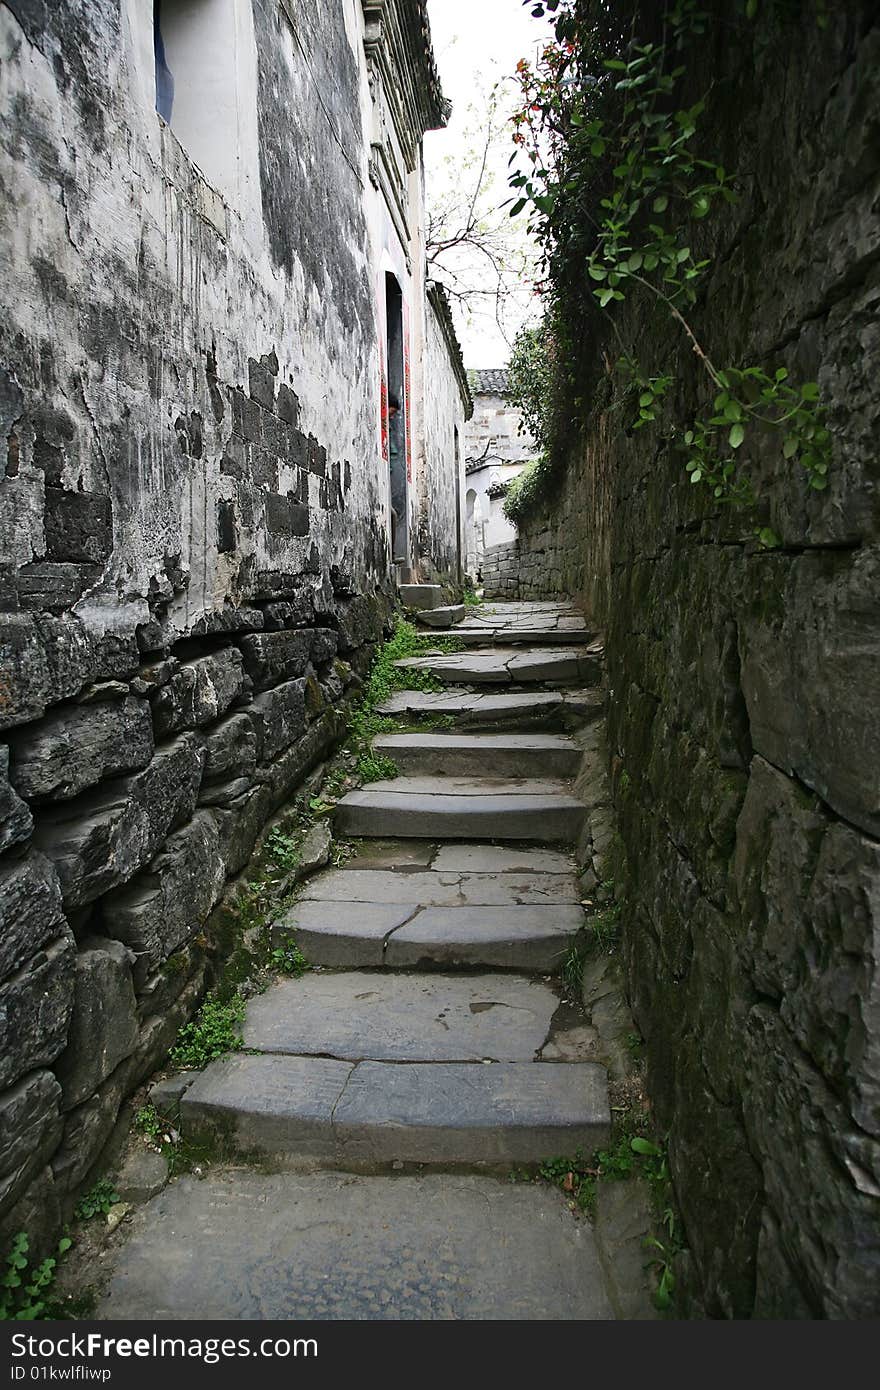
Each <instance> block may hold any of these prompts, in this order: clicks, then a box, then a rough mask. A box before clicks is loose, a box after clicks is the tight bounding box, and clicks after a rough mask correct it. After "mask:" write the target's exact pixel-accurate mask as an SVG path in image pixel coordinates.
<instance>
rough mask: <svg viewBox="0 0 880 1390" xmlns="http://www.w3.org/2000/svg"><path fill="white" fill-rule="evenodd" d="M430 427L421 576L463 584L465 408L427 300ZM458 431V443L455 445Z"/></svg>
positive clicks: (422, 473) (422, 479) (423, 480)
mask: <svg viewBox="0 0 880 1390" xmlns="http://www.w3.org/2000/svg"><path fill="white" fill-rule="evenodd" d="M426 330H427V331H426V337H425V358H424V374H425V390H424V410H425V431H424V440H423V450H422V453H421V456H420V460H419V484H420V486H419V499H420V511H421V514H420V517H419V549H420V553H419V573H420V577H421V578H422V579H425V580H428V579H433V578H438V579H444V580H445V581H446V582H448V583H451V584H453V585H458V584H459V583H460V575H459V564H461V566H462V567H463V566H464V562H465V554H466V540H465V513H466V503H465V479H464V431H465V418H464V416H465V407H464V402H463V400H462V396H461V390H460V388H459V384H458V380H457V378H456V375H455V371H454V368H453V364H452V360H451V358H450V350H449V344H448V341H447V338H446V335H445V333H444V331H443V328H442V326H441V324H440V321H439V319H438V317H437V314H436V311H435V310H434V307H433V305H432V304H431V303H430V302H427V322H426ZM456 433H457V436H458V444H456Z"/></svg>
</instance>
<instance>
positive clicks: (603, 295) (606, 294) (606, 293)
mask: <svg viewBox="0 0 880 1390" xmlns="http://www.w3.org/2000/svg"><path fill="white" fill-rule="evenodd" d="M593 293H594V294H595V295H596V297H597V298H598V300H599V303H600V304H601V305H602V308H603V309H604V308H605V305H606V304H608V302H609V301H610V300H611V299H613V298H614V291H613V290H594V291H593Z"/></svg>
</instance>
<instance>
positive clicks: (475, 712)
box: [378, 687, 604, 729]
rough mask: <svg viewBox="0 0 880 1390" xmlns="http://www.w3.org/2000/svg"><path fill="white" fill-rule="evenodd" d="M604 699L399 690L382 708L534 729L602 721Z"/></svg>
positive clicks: (558, 693)
mask: <svg viewBox="0 0 880 1390" xmlns="http://www.w3.org/2000/svg"><path fill="white" fill-rule="evenodd" d="M603 709H604V697H603V695H602V692H601V690H599V689H598V688H597V687H594V688H592V689H588V690H575V689H571V690H534V691H513V692H510V693H507V692H504V693H500V694H493V695H487V694H480V693H477V692H475V691H466V690H462V691H457V692H455V691H427V690H398V691H395V692H394V694H393V695H390V696H389V697H388V699H387V700H384V701H383V702H382V704H381V705H379V706H378V710H379V713H380V714H389V715H393V716H396V717H398V718H400V717H408V718H414V719H419V718H422V717H424V716H431V717H436V716H438V715H439V716H448V717H449V718H452V719H454V720H456V721H458V722H459V723H460V724H462V725H463V726H464V727H468V726H469V725H472V724H493V725H502V726H505V727H509V728H512V729H516V728H531V727H533V726H534V725H535V724H541V723H545V724H546V723H547V722H548V721H559V720H563V721H569V722H583V721H587V720H591V719H593V720H595V719H598V718H599V717H600V716H601V714H602V712H603Z"/></svg>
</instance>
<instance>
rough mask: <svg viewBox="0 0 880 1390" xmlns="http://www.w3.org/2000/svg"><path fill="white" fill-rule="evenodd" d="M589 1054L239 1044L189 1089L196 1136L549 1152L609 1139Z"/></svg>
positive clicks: (394, 1156)
mask: <svg viewBox="0 0 880 1390" xmlns="http://www.w3.org/2000/svg"><path fill="white" fill-rule="evenodd" d="M609 1113H610V1112H609V1109H608V1094H607V1087H606V1082H605V1070H604V1068H603V1067H600V1066H596V1065H595V1064H592V1063H588V1062H489V1063H486V1062H404V1063H400V1062H355V1063H350V1062H343V1061H336V1060H335V1059H333V1058H326V1057H289V1056H283V1055H279V1054H264V1053H259V1054H254V1053H250V1054H236V1055H234V1056H232V1057H226V1058H224V1059H223V1060H222V1061H218V1062H212V1063H211V1064H210V1066H208V1067H207V1068H206V1070H205V1071H204V1072H202V1074H201V1076H200V1077H199V1078H198V1080H197V1081H194V1082H193V1084H192V1086H190V1087H189V1089H188V1090H187V1091H186V1092H185V1093H184V1095H183V1097H182V1098H181V1102H180V1120H181V1125H182V1127H183V1131H184V1133H185V1134H187V1135H190V1136H191V1135H192V1134H193V1133H196V1134H205V1133H208V1134H212V1133H213V1134H217V1135H220V1136H222V1137H223V1138H224V1139H225V1141H226V1143H227V1145H230V1144H231V1145H232V1146H233V1147H234V1148H235V1149H237V1151H239V1152H245V1153H263V1154H266V1155H273V1156H275V1157H276V1158H278V1159H281V1158H287V1159H289V1160H291V1161H296V1162H297V1163H300V1162H304V1161H308V1162H312V1163H320V1164H323V1165H324V1166H327V1165H333V1166H341V1167H347V1166H351V1165H355V1166H356V1167H365V1166H384V1165H387V1164H390V1163H393V1162H396V1161H402V1162H412V1163H426V1164H478V1163H499V1164H506V1163H509V1162H512V1161H516V1162H521V1163H532V1162H539V1161H540V1160H541V1159H543V1158H546V1157H547V1155H548V1154H558V1153H570V1152H573V1151H574V1150H575V1149H577V1148H581V1149H583V1150H584V1151H585V1152H589V1151H590V1150H591V1149H593V1148H595V1147H596V1146H597V1145H599V1144H602V1143H604V1142H605V1141H606V1139H607V1138H608V1129H609Z"/></svg>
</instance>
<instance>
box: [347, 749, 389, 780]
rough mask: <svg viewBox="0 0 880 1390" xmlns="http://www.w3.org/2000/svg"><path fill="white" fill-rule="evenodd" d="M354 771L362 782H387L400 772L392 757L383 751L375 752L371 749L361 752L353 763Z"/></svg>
mask: <svg viewBox="0 0 880 1390" xmlns="http://www.w3.org/2000/svg"><path fill="white" fill-rule="evenodd" d="M355 771H356V772H357V775H358V777H359V778H360V780H361V782H363V783H367V782H387V781H391V780H393V779H394V778H395V777H397V776H399V774H400V769H399V768H398V766H397V763H396V762H395V761H394V759H393V758H387V757H386V756H385V755H384V753H376V752H374V751H373V750H372V749H370V750H369V752H367V753H362V754H361V756H360V757H359V758H358V760H357V762H356V764H355Z"/></svg>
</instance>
